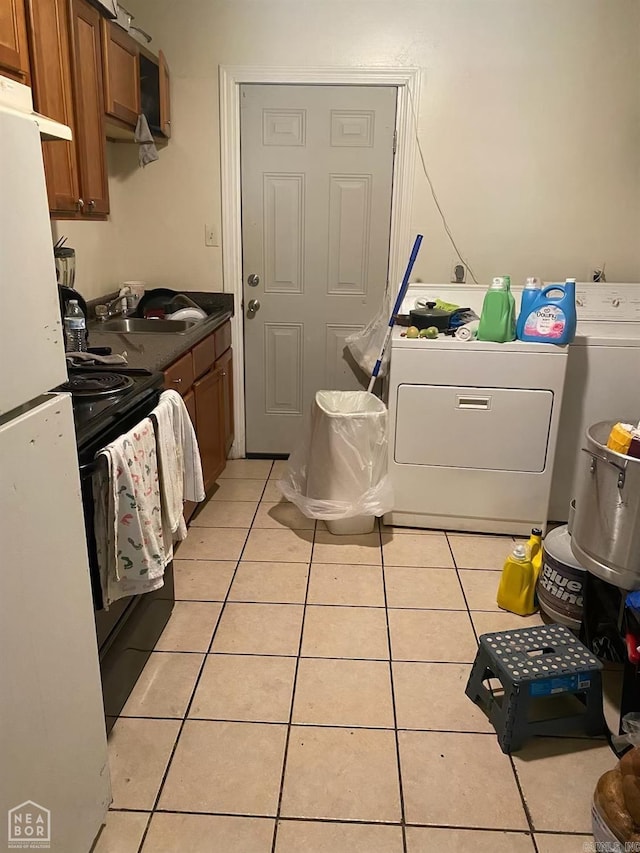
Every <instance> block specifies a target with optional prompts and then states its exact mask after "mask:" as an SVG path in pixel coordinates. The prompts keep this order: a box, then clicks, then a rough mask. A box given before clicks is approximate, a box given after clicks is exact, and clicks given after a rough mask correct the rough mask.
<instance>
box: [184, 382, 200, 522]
mask: <svg viewBox="0 0 640 853" xmlns="http://www.w3.org/2000/svg"><path fill="white" fill-rule="evenodd" d="M182 399H183V400H184V404H185V406H186V407H187V411H188V412H189V417H190V418H191V423H192V424H193V427H194V429H195V426H196V395H195V393H194V392H193V391H189V393H188V394H185V395H184V397H183V398H182ZM197 506H198V504H197V503H195V502H194V501H185V502H184V518H185V521H189V519H190V518H191V516H192V515H193V513H194V511H195V508H196V507H197Z"/></svg>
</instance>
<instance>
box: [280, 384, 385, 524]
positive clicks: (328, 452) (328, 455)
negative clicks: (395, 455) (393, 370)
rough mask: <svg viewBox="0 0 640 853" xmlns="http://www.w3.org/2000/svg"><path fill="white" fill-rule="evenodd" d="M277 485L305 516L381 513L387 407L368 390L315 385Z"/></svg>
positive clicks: (331, 518)
mask: <svg viewBox="0 0 640 853" xmlns="http://www.w3.org/2000/svg"><path fill="white" fill-rule="evenodd" d="M278 487H279V488H280V491H281V492H282V494H283V495H284V496H285V498H287V500H289V501H291V502H292V503H294V504H295V505H296V506H297V507H298V508H299V509H300V510H301V512H303V513H304V515H306V516H307V518H320V519H324V520H325V521H335V520H339V519H345V518H354V517H355V516H380V515H383V514H384V513H385V512H389V510H391V509H392V507H393V490H392V488H391V483H390V480H389V477H388V475H387V409H386V406H385V405H384V403H382V401H381V400H379V399H378V398H377V397H375V396H374V395H373V394H370V393H369V392H367V391H318V392H317V394H316V397H315V400H314V403H313V406H312V410H311V416H310V418H308V419H307V420H306V423H305V427H304V435H303V437H302V440H301V442H300V444H299V445H298V447H297V448H296V449H295V450H294V452H293V453H292V454H291V456H290V457H289V463H288V466H287V469H286V471H285V474H284V476H283V477H282V479H281V480H279V481H278Z"/></svg>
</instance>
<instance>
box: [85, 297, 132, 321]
mask: <svg viewBox="0 0 640 853" xmlns="http://www.w3.org/2000/svg"><path fill="white" fill-rule="evenodd" d="M136 301H137V300H136V298H135V296H134V295H133V294H131V293H125V294H122V295H121V294H118V296H115V297H114V298H113V299H112V300H111V301H110V302H107V303H106V304H105V305H96V307H95V313H96V319H98V320H100V321H101V322H103V323H104V322H105V321H106V320H108V319H109V318H110V317H116V316H118V315H120V316H121V317H126V316H127V315H128V313H129V311H131V310H132V309H133V308H135V305H136Z"/></svg>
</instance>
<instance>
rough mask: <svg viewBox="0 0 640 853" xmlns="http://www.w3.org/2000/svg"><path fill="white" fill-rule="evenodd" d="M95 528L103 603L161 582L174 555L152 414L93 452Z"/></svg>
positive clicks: (142, 590) (148, 588)
mask: <svg viewBox="0 0 640 853" xmlns="http://www.w3.org/2000/svg"><path fill="white" fill-rule="evenodd" d="M96 463H97V466H96V471H95V473H94V475H93V484H92V485H93V495H94V506H95V514H94V530H95V536H96V548H97V553H98V565H99V569H100V582H101V586H102V598H103V603H104V605H105V607H107V608H108V606H109V604H111V603H113V602H114V601H117V600H118V599H119V598H123V597H124V596H127V595H137V594H139V593H143V592H151V591H152V590H154V589H158V588H159V587H161V586H162V585H163V584H164V577H163V576H164V570H165V567H166V565H167V563H168V562H169V561H170V560H171V556H172V551H173V549H172V543H171V536H170V535H168V534H167V532H166V531H165V529H164V523H165V522H164V519H163V514H162V501H161V494H160V475H159V470H158V455H157V450H156V435H155V430H154V425H153V422H152V420H151V418H145V419H144V420H143V421H141V422H140V423H139V424H138V425H137V426H136V427H134V429H132V430H131V431H130V432H128V433H125V434H124V435H122V436H120V437H119V438H117V439H116V440H115V441H114V442H112V443H111V444H109V445H107V447H105V448H104V449H103V450H101V451H100V452H99V453H98V454H97V455H96Z"/></svg>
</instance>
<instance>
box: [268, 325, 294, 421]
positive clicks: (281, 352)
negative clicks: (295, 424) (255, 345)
mask: <svg viewBox="0 0 640 853" xmlns="http://www.w3.org/2000/svg"><path fill="white" fill-rule="evenodd" d="M303 332H304V326H302V325H301V324H297V323H290V324H289V325H284V324H279V325H278V324H277V323H265V327H264V335H265V345H266V346H265V354H264V368H263V369H264V387H265V389H266V399H265V411H266V412H267V413H268V414H270V415H278V414H286V415H300V414H302V386H303V364H304V359H303V343H302V340H303Z"/></svg>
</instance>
